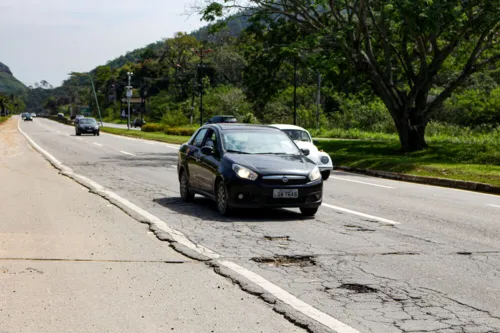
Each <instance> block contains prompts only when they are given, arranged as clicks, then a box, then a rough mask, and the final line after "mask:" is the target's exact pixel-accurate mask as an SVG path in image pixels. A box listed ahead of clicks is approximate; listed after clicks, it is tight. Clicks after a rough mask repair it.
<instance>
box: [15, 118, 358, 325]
mask: <svg viewBox="0 0 500 333" xmlns="http://www.w3.org/2000/svg"><path fill="white" fill-rule="evenodd" d="M18 129H19V132H20V133H21V134H22V135H23V136H24V137H25V138H26V139H27V140H28V142H29V143H30V144H31V145H32V146H33V147H34V148H35V149H36V150H37V151H39V152H40V153H41V154H42V155H43V156H44V157H45V158H46V159H47V160H49V161H50V163H52V164H53V165H54V166H55V167H56V168H57V169H59V170H60V171H61V173H63V174H65V175H67V176H68V177H71V178H73V179H75V181H77V182H78V183H80V184H82V185H83V184H85V186H89V187H91V188H92V189H93V190H94V191H95V192H96V193H99V194H100V195H101V196H103V197H105V198H109V199H108V200H110V201H111V200H113V201H111V202H114V203H116V206H118V207H122V208H126V209H129V210H132V211H134V212H136V213H137V214H139V215H142V217H143V218H145V219H147V220H149V222H150V223H152V224H154V225H155V226H156V227H157V228H158V229H160V230H162V231H164V232H166V233H168V234H170V236H171V237H172V238H173V239H174V240H175V241H176V242H178V243H179V244H181V245H184V246H186V247H188V248H189V249H191V250H193V251H195V252H197V253H199V254H201V255H203V256H205V257H208V258H211V259H215V260H217V259H219V258H221V255H220V254H218V253H216V252H214V251H212V250H210V249H209V248H207V247H204V246H203V245H199V244H195V243H193V242H192V241H191V240H189V239H188V238H187V237H186V236H185V235H184V234H183V233H182V232H180V231H178V230H176V229H174V228H172V227H170V226H169V225H168V224H166V223H165V222H164V221H162V220H160V219H159V218H158V217H156V216H155V215H153V214H151V213H149V212H148V211H146V210H144V209H142V208H140V207H139V206H136V205H135V204H133V203H132V202H130V201H128V200H127V199H125V198H122V197H120V196H119V195H117V194H116V193H114V192H112V191H110V190H108V189H106V188H105V187H103V186H102V185H100V184H98V183H96V182H94V181H93V180H91V179H89V178H87V177H85V176H82V175H79V174H76V173H75V172H74V171H73V170H72V169H71V168H68V167H67V166H65V165H63V164H62V163H61V162H60V161H59V160H57V159H56V158H55V157H54V156H52V155H51V154H50V153H48V152H47V151H46V150H44V149H43V148H42V147H40V146H39V145H38V144H36V143H35V142H34V141H33V140H32V139H31V138H30V137H29V136H28V135H27V134H26V133H25V132H23V130H21V127H20V122H19V123H18ZM217 262H218V263H219V264H220V265H222V266H225V267H227V268H228V269H230V270H232V271H233V272H235V273H236V274H239V275H240V276H243V277H245V278H247V279H249V280H251V281H252V282H253V283H255V284H257V285H259V286H260V287H261V288H262V289H264V290H265V291H267V292H269V293H271V294H272V295H274V296H275V297H276V298H277V299H279V300H281V301H282V302H284V303H285V304H288V305H290V306H291V307H292V308H294V309H296V310H297V311H299V312H301V313H303V314H304V315H306V316H308V317H309V318H311V319H313V320H315V321H317V322H319V323H321V324H323V325H325V326H327V327H329V328H331V329H333V330H335V331H336V332H337V333H360V332H359V331H357V330H355V329H354V328H352V327H350V326H347V325H346V324H344V323H342V322H340V321H338V320H337V319H335V318H333V317H331V316H330V315H328V314H326V313H324V312H321V311H320V310H318V309H316V308H314V307H313V306H311V305H309V304H307V303H305V302H304V301H301V300H300V299H298V298H297V297H295V296H293V295H292V294H290V293H288V292H287V291H285V290H283V289H281V288H280V287H278V286H276V285H274V284H273V283H271V282H270V281H268V280H266V279H264V278H263V277H261V276H259V275H257V274H256V273H254V272H252V271H249V270H247V269H246V268H243V267H241V266H239V265H237V264H236V263H234V262H231V261H226V260H217Z"/></svg>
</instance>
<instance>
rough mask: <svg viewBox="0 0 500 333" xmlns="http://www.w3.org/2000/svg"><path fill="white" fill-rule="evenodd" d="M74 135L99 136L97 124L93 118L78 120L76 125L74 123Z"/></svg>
mask: <svg viewBox="0 0 500 333" xmlns="http://www.w3.org/2000/svg"><path fill="white" fill-rule="evenodd" d="M75 134H76V135H77V136H80V135H82V134H93V135H99V124H97V121H96V120H95V119H94V118H80V119H79V121H78V123H76V122H75Z"/></svg>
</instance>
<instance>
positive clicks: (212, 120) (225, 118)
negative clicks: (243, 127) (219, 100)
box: [205, 116, 238, 125]
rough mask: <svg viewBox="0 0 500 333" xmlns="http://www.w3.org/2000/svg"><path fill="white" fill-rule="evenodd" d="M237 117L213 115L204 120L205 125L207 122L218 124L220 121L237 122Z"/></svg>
mask: <svg viewBox="0 0 500 333" xmlns="http://www.w3.org/2000/svg"><path fill="white" fill-rule="evenodd" d="M237 122H238V119H236V117H234V116H213V117H212V118H210V119H208V120H207V121H206V122H205V125H208V124H220V123H231V124H234V123H237Z"/></svg>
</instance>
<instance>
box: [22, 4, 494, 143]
mask: <svg viewBox="0 0 500 333" xmlns="http://www.w3.org/2000/svg"><path fill="white" fill-rule="evenodd" d="M308 3H309V4H310V5H309V6H302V5H300V4H301V2H300V1H299V2H297V1H275V0H256V1H252V2H251V4H252V7H251V8H248V11H246V12H244V14H245V15H242V16H240V17H237V16H234V17H232V18H230V19H229V20H225V21H216V20H217V19H219V18H222V17H223V16H224V14H225V13H226V12H227V13H231V14H234V12H233V11H231V5H232V1H225V2H224V3H223V4H221V2H217V1H212V2H210V1H209V6H207V7H204V8H200V10H202V12H203V14H204V17H205V19H206V20H209V21H214V23H213V24H212V25H211V26H209V27H207V28H204V29H201V30H200V31H197V32H194V33H192V34H186V33H178V34H176V35H175V36H174V37H173V38H169V39H166V40H163V41H160V42H157V43H153V44H150V45H148V46H147V47H145V48H143V49H138V50H134V51H132V52H130V53H128V54H126V55H124V56H122V57H119V58H117V59H115V60H112V61H110V62H108V64H106V65H103V66H99V67H97V68H95V69H94V70H92V71H91V75H92V77H93V78H94V81H95V85H96V89H97V91H98V100H99V104H100V106H101V109H102V110H103V116H104V117H105V118H106V119H107V120H114V119H118V118H119V115H120V111H121V110H123V109H124V108H125V105H121V99H122V98H123V97H124V93H125V86H126V85H127V74H126V73H127V72H129V71H132V72H133V73H134V75H133V77H132V86H133V87H134V88H135V90H134V97H139V98H142V99H143V103H140V104H139V105H135V106H134V108H135V109H136V110H137V111H141V110H142V111H145V115H146V118H147V120H149V121H150V122H158V123H162V124H163V125H166V126H168V127H180V126H189V125H196V124H197V123H199V121H200V99H201V97H203V119H206V118H207V117H210V116H211V115H214V114H233V115H236V116H237V117H238V118H239V119H240V120H241V121H245V122H263V123H270V122H275V123H292V122H294V118H295V117H294V114H296V122H297V124H298V125H301V126H304V127H308V128H320V129H321V133H322V134H323V135H327V134H332V135H336V134H335V133H344V134H345V133H346V132H348V133H350V134H353V133H355V132H356V131H358V132H359V133H366V132H371V133H374V132H376V133H379V135H380V133H382V134H383V135H388V136H392V137H396V138H397V139H398V141H399V144H400V146H401V147H402V148H403V150H404V151H414V150H419V149H422V148H425V147H426V146H427V142H426V140H425V135H426V130H428V129H429V124H432V125H431V128H434V129H435V128H440V129H441V130H443V131H448V132H451V131H450V130H449V128H452V129H454V128H457V126H458V128H459V131H462V132H464V133H465V132H466V133H479V134H480V133H489V132H491V131H493V130H494V129H495V128H496V127H497V126H498V125H499V123H500V69H499V68H498V63H499V59H500V43H499V39H500V34H499V33H498V31H499V19H498V18H499V17H500V3H499V1H498V0H493V1H491V0H470V1H467V2H463V1H459V0H454V1H449V0H446V1H445V0H434V1H424V0H411V1H410V0H390V1H379V0H357V1H354V0H347V1H343V2H327V1H322V0H316V1H309V2H308ZM201 49H203V50H210V52H206V53H205V52H203V58H204V59H203V65H201V62H200V56H199V54H200V53H199V52H198V53H196V52H194V51H193V50H198V51H200V50H201ZM294 83H295V84H294ZM37 89H38V90H37ZM46 90H47V89H46V88H44V87H38V88H36V87H35V88H32V89H30V91H31V94H32V96H34V98H36V99H38V101H37V102H36V103H38V105H40V103H42V102H40V100H41V99H43V103H42V104H43V106H44V107H45V108H46V109H48V110H50V111H51V112H52V113H56V112H60V111H63V112H64V111H65V112H68V109H69V105H72V106H73V108H74V107H75V106H76V105H77V104H89V105H90V106H91V107H92V109H93V110H96V108H95V102H94V101H93V99H92V95H91V90H90V85H89V80H88V78H85V77H72V78H70V79H68V80H67V81H65V82H64V84H63V86H62V87H59V88H56V89H53V90H50V91H51V94H50V96H45V97H44V94H45V93H46V92H47V91H46ZM202 90H203V96H200V93H201V91H202ZM30 103H31V101H30V102H29V103H28V104H30ZM36 103H35V104H36ZM30 105H31V104H30ZM294 109H295V110H296V113H295V112H294ZM134 116H135V115H134ZM479 134H478V135H479ZM354 136H356V135H354Z"/></svg>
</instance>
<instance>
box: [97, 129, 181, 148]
mask: <svg viewBox="0 0 500 333" xmlns="http://www.w3.org/2000/svg"><path fill="white" fill-rule="evenodd" d="M101 131H103V132H107V133H111V134H117V135H123V136H129V137H133V138H140V139H148V140H155V141H161V142H167V143H175V144H182V143H185V142H187V141H188V140H189V138H190V137H189V136H177V135H167V134H164V133H163V132H141V131H133V130H126V129H121V128H110V127H101Z"/></svg>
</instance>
